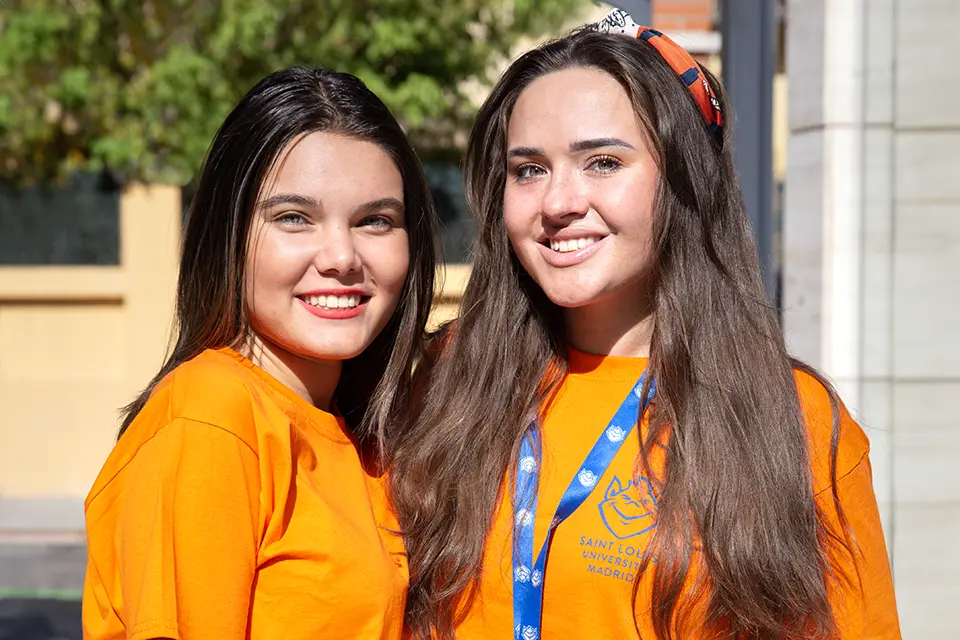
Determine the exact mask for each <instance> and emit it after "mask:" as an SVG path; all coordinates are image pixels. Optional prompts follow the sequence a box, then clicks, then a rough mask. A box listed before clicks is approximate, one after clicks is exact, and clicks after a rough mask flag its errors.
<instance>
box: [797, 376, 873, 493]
mask: <svg viewBox="0 0 960 640" xmlns="http://www.w3.org/2000/svg"><path fill="white" fill-rule="evenodd" d="M794 377H795V379H796V383H797V395H798V397H799V400H800V409H801V411H802V412H803V418H804V422H805V423H806V427H807V434H808V442H809V446H810V462H811V464H812V466H813V477H814V488H815V490H816V491H817V492H820V491H823V490H824V489H827V488H829V487H830V485H831V484H832V479H831V477H832V474H831V465H832V460H831V458H832V450H833V447H834V443H836V451H837V458H836V478H837V480H839V479H841V478H842V477H843V476H845V475H847V474H849V473H851V472H852V471H853V470H854V469H856V468H857V467H858V466H859V465H860V464H861V463H862V462H863V460H864V459H866V457H867V455H868V453H869V452H870V440H869V438H868V437H867V435H866V433H864V431H863V429H862V428H861V427H860V425H859V424H857V423H856V421H855V420H854V419H853V417H851V415H850V412H849V411H847V408H846V406H845V405H844V404H843V401H842V400H841V399H840V397H839V395H838V394H837V392H836V391H835V390H834V389H833V387H832V386H831V385H830V383H829V382H828V381H827V380H826V379H825V378H823V377H822V376H820V374H818V373H817V372H815V371H814V370H813V369H810V368H807V367H805V366H796V367H795V368H794Z"/></svg>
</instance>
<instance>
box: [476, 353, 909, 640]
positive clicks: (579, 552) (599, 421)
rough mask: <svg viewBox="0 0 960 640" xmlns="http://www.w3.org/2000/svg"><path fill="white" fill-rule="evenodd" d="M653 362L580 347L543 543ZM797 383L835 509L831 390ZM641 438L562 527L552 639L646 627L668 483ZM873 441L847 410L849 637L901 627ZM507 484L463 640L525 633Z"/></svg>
mask: <svg viewBox="0 0 960 640" xmlns="http://www.w3.org/2000/svg"><path fill="white" fill-rule="evenodd" d="M646 365H647V360H646V359H645V358H643V359H641V358H616V357H603V356H594V355H589V354H586V353H582V352H578V351H575V350H571V355H570V369H569V370H570V373H569V375H568V376H567V377H566V379H565V380H564V382H563V384H562V386H561V388H560V391H559V393H558V394H557V397H556V399H555V400H554V402H553V404H552V405H551V407H550V409H549V411H548V414H547V415H546V417H545V419H544V421H543V442H542V455H543V461H542V464H541V475H540V490H539V498H538V502H539V504H538V506H537V512H536V519H535V521H534V554H537V553H539V552H540V548H541V546H542V545H543V541H544V539H545V537H546V534H547V528H548V525H549V523H550V520H551V518H552V517H553V514H554V511H555V510H556V507H557V505H558V504H559V502H560V497H561V496H562V495H563V493H564V491H565V490H566V488H567V486H568V484H569V483H570V480H571V478H573V477H574V475H575V474H576V473H577V471H578V469H579V468H580V465H581V464H582V463H583V460H584V458H585V457H586V455H587V452H588V451H590V449H591V448H592V447H593V445H594V443H595V442H596V441H597V438H598V437H599V435H600V433H601V431H602V430H603V429H605V428H606V426H607V424H608V421H609V420H610V418H612V417H613V414H614V413H615V412H616V410H617V408H618V407H619V406H620V403H621V402H623V399H624V397H625V396H626V394H627V393H628V392H629V391H630V389H631V388H632V386H633V385H634V384H635V383H636V381H637V378H639V376H640V374H641V372H642V371H643V369H644V368H645V367H646ZM797 385H798V389H799V392H800V397H801V402H802V406H803V410H804V414H805V416H806V418H807V424H808V427H809V429H810V434H811V442H812V451H811V457H812V461H813V468H814V477H815V483H816V487H815V488H816V491H817V500H818V501H819V503H820V505H821V506H822V507H823V508H824V509H825V510H826V512H827V513H828V514H832V513H834V509H833V500H832V497H831V492H830V473H829V452H830V433H831V429H832V414H831V409H830V403H829V399H828V396H827V392H826V390H825V389H824V388H823V386H822V385H820V384H819V383H818V382H817V381H816V380H815V379H813V378H812V377H810V376H807V375H805V374H801V373H798V374H797ZM639 447H640V445H639V440H638V438H637V437H636V433H635V432H633V433H632V434H631V436H630V437H628V438H627V440H626V441H625V442H624V443H623V445H622V447H621V449H620V451H619V452H618V453H617V455H616V457H615V458H614V460H613V463H612V464H611V465H610V467H609V468H608V469H607V471H606V473H605V474H604V475H603V476H602V477H601V478H600V479H599V481H598V482H597V484H596V486H595V488H594V490H593V492H592V493H591V494H590V496H589V497H588V498H587V500H586V501H585V502H584V503H583V504H582V505H581V506H580V508H579V509H577V510H576V511H575V512H574V513H573V514H572V515H571V516H570V517H569V518H568V519H567V520H565V521H564V522H563V523H562V524H561V525H560V526H559V527H558V528H557V530H556V532H555V534H554V536H553V542H552V544H551V547H550V555H549V561H548V563H547V572H546V576H545V579H544V583H543V588H544V596H543V597H544V600H543V618H542V620H541V628H540V633H539V637H540V638H637V637H638V635H637V631H636V629H635V628H634V624H633V621H632V617H633V614H632V611H633V609H632V606H633V602H632V597H633V581H634V580H635V579H636V575H637V569H638V568H639V566H640V561H641V560H642V559H643V556H644V554H645V553H646V552H647V551H646V550H647V546H648V544H649V542H650V537H651V535H652V532H653V529H654V527H656V493H655V492H654V491H653V489H652V488H651V486H650V484H649V482H648V480H647V479H646V478H643V477H640V478H635V476H634V463H635V460H636V458H637V456H638V454H639ZM868 449H869V446H868V441H867V438H866V436H865V435H864V433H863V431H862V430H861V429H860V428H859V427H858V426H857V425H856V424H855V423H854V422H853V420H852V419H851V418H850V416H849V415H848V414H847V413H846V411H843V415H842V430H841V439H840V449H839V453H838V460H837V478H838V481H837V482H838V489H839V492H840V500H841V504H842V506H843V508H844V510H845V515H846V517H847V518H848V521H849V525H850V527H851V531H852V534H853V536H854V537H855V539H856V541H857V543H858V544H859V547H860V550H861V551H862V553H863V557H862V558H861V561H860V563H859V565H858V569H859V571H860V577H861V579H862V584H863V591H862V592H859V591H857V592H856V593H851V592H835V593H833V594H832V596H831V599H832V602H833V604H834V609H835V615H836V616H837V619H838V622H839V625H840V629H841V633H842V637H843V638H844V639H849V640H868V639H869V640H873V639H884V640H886V639H894V638H900V631H899V623H898V620H897V610H896V603H895V601H894V594H893V584H892V580H891V574H890V567H889V564H888V560H887V551H886V548H885V545H884V540H883V533H882V531H881V529H880V518H879V514H878V510H877V504H876V499H875V497H874V493H873V487H872V484H871V482H872V481H871V472H870V462H869V460H868V457H867V453H868ZM504 494H505V495H504V498H503V500H502V502H501V505H500V508H499V510H498V513H497V515H496V518H495V523H494V526H493V529H492V531H491V533H490V535H489V538H488V541H487V548H486V554H485V558H484V566H483V573H482V576H481V579H480V581H479V589H478V591H477V597H476V598H475V599H474V600H473V601H472V604H471V606H470V608H469V609H468V610H467V611H466V614H465V618H464V619H463V620H462V622H461V623H460V624H459V626H458V628H457V638H459V639H461V640H470V639H472V638H478V639H481V638H482V639H486V638H509V637H512V636H513V634H514V623H513V599H512V598H513V596H512V593H513V579H512V571H513V557H512V546H511V545H512V536H513V531H514V522H513V513H512V499H513V490H512V487H509V488H508V490H505V491H504ZM694 560H696V559H694ZM651 574H652V570H649V571H647V572H646V573H645V574H644V577H643V578H641V581H640V585H639V587H638V588H639V592H638V600H637V607H636V611H637V623H638V627H639V629H640V632H641V635H640V636H639V637H642V638H644V639H645V640H651V639H652V638H656V635H655V633H654V630H653V625H652V619H651V616H650V614H649V609H650V606H649V605H650V598H651V588H652V575H651ZM855 580H856V578H855V577H854V581H855Z"/></svg>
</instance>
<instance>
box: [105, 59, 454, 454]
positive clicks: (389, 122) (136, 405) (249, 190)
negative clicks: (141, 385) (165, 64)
mask: <svg viewBox="0 0 960 640" xmlns="http://www.w3.org/2000/svg"><path fill="white" fill-rule="evenodd" d="M317 131H323V132H328V133H336V134H340V135H345V136H350V137H353V138H357V139H359V140H365V141H369V142H372V143H374V144H376V145H377V146H379V147H380V148H381V149H383V151H384V152H386V153H387V154H388V155H389V156H390V157H391V158H392V159H393V161H394V162H395V163H396V165H397V168H398V169H399V171H400V174H401V176H402V178H403V191H404V205H405V210H406V226H407V231H408V236H409V246H410V257H411V260H410V270H409V273H408V274H407V279H406V283H405V284H404V289H403V292H402V294H401V299H400V303H399V305H398V307H397V310H396V311H395V312H394V315H393V317H392V318H391V320H390V321H389V322H388V324H387V326H386V327H385V328H384V330H383V331H381V332H380V335H379V336H378V337H377V338H376V340H375V341H374V342H373V344H371V345H370V346H369V347H367V349H366V350H364V352H363V353H362V354H360V355H359V356H357V357H356V358H353V359H352V360H348V361H347V362H345V363H344V367H343V371H342V374H341V377H340V383H339V385H338V386H337V390H336V393H335V396H334V399H335V401H336V403H337V407H338V408H339V409H340V411H342V412H343V413H344V415H345V416H346V417H347V421H348V422H349V423H350V425H351V427H353V428H354V429H355V430H356V431H358V435H360V436H361V440H363V441H370V442H374V441H382V438H383V433H384V432H385V430H386V428H387V425H388V423H391V422H393V421H395V420H400V419H402V418H403V416H405V415H406V410H405V407H406V405H407V402H408V401H409V399H410V395H411V394H410V390H411V365H412V363H413V362H414V361H415V360H416V359H417V358H419V357H420V353H421V351H422V348H423V332H424V326H425V324H426V321H427V316H428V314H429V312H430V304H431V300H432V296H433V281H434V270H435V263H436V257H437V251H438V250H437V222H436V215H435V213H434V209H433V201H432V199H431V196H430V191H429V187H428V186H427V182H426V179H425V178H424V175H423V170H422V168H421V166H420V162H419V160H418V158H417V155H416V153H415V152H414V150H413V148H412V147H411V146H410V143H409V142H408V141H407V138H406V136H405V135H404V133H403V130H402V129H401V128H400V125H399V124H398V123H397V121H396V120H395V119H394V117H393V115H392V114H391V113H390V111H389V110H388V109H387V107H386V106H385V105H384V104H383V102H381V101H380V99H379V98H377V96H376V95H374V94H373V93H372V92H371V91H370V90H369V89H367V87H366V86H364V84H363V83H362V82H361V81H360V80H358V79H357V78H355V77H354V76H352V75H350V74H346V73H338V72H335V71H329V70H327V69H322V68H314V69H309V68H302V67H294V68H291V69H285V70H282V71H277V72H275V73H273V74H271V75H270V76H268V77H266V78H265V79H263V80H262V81H260V82H259V83H258V84H257V85H256V86H255V87H253V89H251V90H250V91H249V93H247V95H245V96H244V97H243V99H241V100H240V103H239V104H238V105H237V106H236V107H235V108H234V110H233V111H232V112H231V113H230V115H229V116H227V119H226V120H225V121H224V123H223V125H222V126H221V127H220V130H219V131H218V132H217V134H216V136H215V137H214V139H213V142H212V143H211V146H210V150H209V152H208V155H207V159H206V160H205V162H204V165H203V168H202V169H201V171H200V177H199V181H198V183H197V188H196V194H195V195H194V198H193V200H192V202H191V205H190V211H189V214H188V217H187V223H186V229H185V231H184V234H183V250H182V256H181V260H180V274H179V279H178V282H177V305H176V326H175V343H174V347H173V350H172V352H171V354H170V356H169V357H168V358H167V360H166V362H165V363H164V365H163V366H162V367H161V368H160V371H159V372H158V373H157V375H156V376H155V377H154V378H153V380H151V381H150V384H149V385H147V387H146V388H145V389H144V390H143V392H141V394H140V395H139V396H138V397H137V398H136V400H134V401H133V402H132V403H130V404H129V405H128V406H127V407H126V408H125V409H124V412H123V420H122V426H121V428H120V434H121V435H122V434H123V432H124V431H125V430H126V429H127V427H128V426H130V423H131V422H133V420H134V418H136V416H137V414H138V413H139V412H140V410H141V409H142V408H143V405H144V404H146V402H147V400H148V399H149V397H150V394H151V392H152V391H153V389H154V387H155V386H156V385H157V383H158V382H160V380H162V379H163V377H164V376H166V375H167V374H168V373H170V372H171V371H173V370H174V369H175V368H177V366H179V365H180V364H182V363H184V362H186V361H187V360H190V359H191V358H193V357H195V356H196V355H198V354H199V353H200V352H202V351H203V350H204V349H216V348H219V347H223V346H238V345H239V344H241V343H243V341H244V340H245V339H246V338H247V336H248V335H249V331H250V327H249V324H248V321H247V317H246V309H245V304H244V297H243V290H244V288H243V279H244V273H245V267H246V255H247V241H248V235H249V228H250V224H251V219H252V216H253V210H254V206H255V203H256V200H257V198H258V197H259V194H260V190H261V187H262V185H263V182H264V180H265V179H266V176H267V174H268V173H269V171H270V168H271V167H272V166H273V164H274V163H275V162H276V160H277V158H278V156H279V154H280V153H281V152H282V150H283V149H284V148H286V146H287V145H288V144H289V143H290V142H292V141H293V140H295V139H296V138H297V137H298V136H301V135H303V134H307V133H312V132H317Z"/></svg>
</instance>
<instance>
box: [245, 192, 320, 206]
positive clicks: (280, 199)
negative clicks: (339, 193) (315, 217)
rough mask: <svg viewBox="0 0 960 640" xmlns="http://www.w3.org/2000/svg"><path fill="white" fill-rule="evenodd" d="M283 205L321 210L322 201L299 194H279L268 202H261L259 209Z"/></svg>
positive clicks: (271, 197) (268, 199) (267, 200)
mask: <svg viewBox="0 0 960 640" xmlns="http://www.w3.org/2000/svg"><path fill="white" fill-rule="evenodd" d="M283 204H292V205H295V206H298V207H309V208H313V209H319V208H320V201H319V200H315V199H314V198H311V197H310V196H304V195H300V194H299V193H278V194H276V195H273V196H270V197H269V198H267V199H266V200H261V201H260V202H259V203H258V204H257V207H258V208H260V209H272V208H273V207H277V206H280V205H283Z"/></svg>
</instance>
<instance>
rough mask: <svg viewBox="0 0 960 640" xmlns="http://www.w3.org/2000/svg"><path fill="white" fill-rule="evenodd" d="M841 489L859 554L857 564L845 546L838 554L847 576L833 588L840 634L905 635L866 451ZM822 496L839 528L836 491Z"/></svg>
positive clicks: (880, 639) (888, 638)
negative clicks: (834, 499) (835, 503)
mask: <svg viewBox="0 0 960 640" xmlns="http://www.w3.org/2000/svg"><path fill="white" fill-rule="evenodd" d="M837 492H838V496H839V498H840V505H841V507H842V508H843V512H844V517H845V518H846V520H847V525H848V527H849V532H850V542H851V545H850V546H851V548H852V551H853V554H854V556H853V558H854V560H855V564H854V561H852V560H851V558H850V556H849V554H847V553H845V552H842V551H841V552H839V553H838V555H837V556H835V557H838V558H839V560H838V561H837V562H838V564H839V566H840V567H841V568H842V569H843V571H844V573H845V576H846V577H845V578H843V577H841V578H839V580H840V582H839V583H838V584H834V585H833V588H832V600H833V602H834V613H835V615H836V618H837V622H838V624H839V627H840V631H841V637H842V638H843V639H844V640H900V638H901V635H900V623H899V619H898V616H897V604H896V599H895V597H894V591H893V578H892V575H891V573H890V563H889V559H888V556H887V547H886V544H885V543H884V538H883V529H882V528H881V525H880V512H879V510H878V508H877V499H876V496H875V495H874V491H873V474H872V471H871V468H870V458H869V455H868V454H867V453H864V454H863V457H862V458H861V460H860V462H859V463H858V464H857V465H856V466H854V467H853V469H851V470H850V471H848V472H847V473H845V474H844V475H843V477H841V478H838V479H837ZM818 497H819V499H820V502H821V506H822V507H823V508H824V511H825V512H826V513H827V514H829V516H830V520H831V521H832V524H833V525H834V527H835V530H837V531H839V529H836V525H837V522H838V518H837V512H836V510H835V509H834V504H833V492H832V491H831V490H830V489H829V488H828V489H826V490H825V491H823V492H821V493H820V495H819V496H818Z"/></svg>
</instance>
